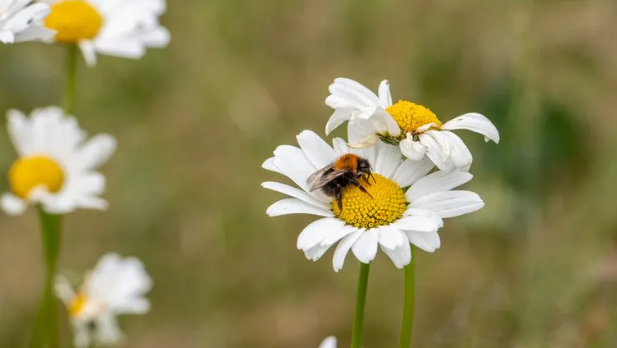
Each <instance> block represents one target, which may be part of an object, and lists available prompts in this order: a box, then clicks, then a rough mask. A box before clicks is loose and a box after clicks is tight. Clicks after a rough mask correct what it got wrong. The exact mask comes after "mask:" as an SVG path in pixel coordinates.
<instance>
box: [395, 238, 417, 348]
mask: <svg viewBox="0 0 617 348" xmlns="http://www.w3.org/2000/svg"><path fill="white" fill-rule="evenodd" d="M413 254H414V247H413V245H412V246H411V262H410V263H409V265H407V266H405V295H404V297H405V302H404V304H403V321H402V324H401V339H400V341H399V347H400V348H409V347H411V334H412V331H413V315H414V306H415V300H416V258H415V257H414V255H413Z"/></svg>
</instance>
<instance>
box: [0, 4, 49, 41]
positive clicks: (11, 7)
mask: <svg viewBox="0 0 617 348" xmlns="http://www.w3.org/2000/svg"><path fill="white" fill-rule="evenodd" d="M30 3H31V1H30V0H28V1H23V0H0V42H2V43H5V44H11V43H14V42H22V41H31V40H41V39H49V38H51V37H52V36H53V35H54V34H55V33H56V32H55V31H53V30H51V29H48V28H46V27H45V26H44V25H43V20H44V19H45V17H47V15H49V13H50V12H51V10H50V9H49V6H48V5H46V4H41V3H35V4H30Z"/></svg>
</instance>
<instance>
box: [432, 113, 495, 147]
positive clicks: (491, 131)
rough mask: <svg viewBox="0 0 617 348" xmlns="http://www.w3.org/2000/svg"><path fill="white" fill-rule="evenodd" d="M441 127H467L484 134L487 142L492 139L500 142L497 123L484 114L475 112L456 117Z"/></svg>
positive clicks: (445, 128) (450, 128)
mask: <svg viewBox="0 0 617 348" xmlns="http://www.w3.org/2000/svg"><path fill="white" fill-rule="evenodd" d="M441 129H444V130H453V129H467V130H470V131H472V132H476V133H479V134H482V135H484V140H486V141H487V142H488V141H489V140H492V141H494V142H495V143H497V144H499V131H498V130H497V128H496V127H495V125H493V123H492V122H491V121H489V119H488V118H486V117H485V116H484V115H481V114H478V113H475V112H472V113H468V114H464V115H461V116H458V117H455V118H453V119H451V120H450V121H448V122H446V123H445V124H444V125H443V126H441Z"/></svg>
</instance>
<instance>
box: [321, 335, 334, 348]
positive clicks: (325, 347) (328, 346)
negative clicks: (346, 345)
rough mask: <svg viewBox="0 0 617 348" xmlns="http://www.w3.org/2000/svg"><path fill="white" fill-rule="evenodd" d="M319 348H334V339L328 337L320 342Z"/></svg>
mask: <svg viewBox="0 0 617 348" xmlns="http://www.w3.org/2000/svg"><path fill="white" fill-rule="evenodd" d="M319 348H336V337H334V336H330V337H328V338H326V339H325V340H323V342H321V344H320V345H319Z"/></svg>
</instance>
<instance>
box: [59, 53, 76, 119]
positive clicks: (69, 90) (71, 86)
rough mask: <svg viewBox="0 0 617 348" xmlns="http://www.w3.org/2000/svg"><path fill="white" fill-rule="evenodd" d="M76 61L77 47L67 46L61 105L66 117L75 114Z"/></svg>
mask: <svg viewBox="0 0 617 348" xmlns="http://www.w3.org/2000/svg"><path fill="white" fill-rule="evenodd" d="M78 59H79V51H78V47H77V45H74V44H71V45H68V46H67V52H66V86H65V89H64V101H63V103H62V106H63V107H64V112H65V113H66V114H67V115H74V113H75V92H76V89H77V65H78Z"/></svg>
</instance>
